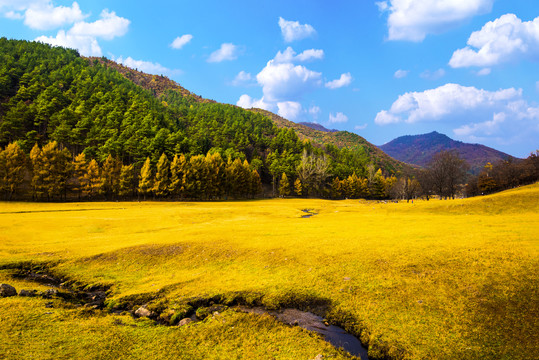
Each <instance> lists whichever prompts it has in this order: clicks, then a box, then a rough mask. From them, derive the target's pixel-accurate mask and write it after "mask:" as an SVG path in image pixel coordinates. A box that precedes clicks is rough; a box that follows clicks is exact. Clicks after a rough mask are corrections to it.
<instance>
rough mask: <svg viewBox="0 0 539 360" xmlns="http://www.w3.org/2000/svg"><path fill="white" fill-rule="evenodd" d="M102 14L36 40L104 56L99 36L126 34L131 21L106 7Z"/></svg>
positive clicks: (91, 54)
mask: <svg viewBox="0 0 539 360" xmlns="http://www.w3.org/2000/svg"><path fill="white" fill-rule="evenodd" d="M100 16H101V19H99V20H97V21H95V22H92V23H87V22H77V23H75V24H74V25H73V27H72V28H71V29H69V30H68V31H67V32H66V31H64V30H60V31H58V33H57V34H56V36H55V37H52V36H49V37H47V36H40V37H38V38H36V39H35V40H36V41H41V42H44V43H48V44H51V45H53V46H63V47H67V48H74V49H77V50H78V51H79V52H80V53H81V55H83V56H102V55H103V54H102V51H101V47H100V46H99V43H98V42H97V38H98V37H100V38H103V39H105V40H112V39H113V38H114V37H117V36H123V35H125V33H126V32H127V30H128V27H129V24H130V21H129V20H127V19H125V18H122V17H119V16H117V15H116V13H115V12H114V11H113V12H109V11H108V10H106V9H105V10H103V11H102V12H101V15H100Z"/></svg>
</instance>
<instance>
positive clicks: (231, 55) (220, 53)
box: [207, 43, 238, 63]
mask: <svg viewBox="0 0 539 360" xmlns="http://www.w3.org/2000/svg"><path fill="white" fill-rule="evenodd" d="M237 58H238V46H236V45H234V44H231V43H224V44H221V47H220V48H219V50H215V51H214V52H212V53H211V55H210V57H209V58H208V60H207V61H208V62H210V63H213V62H221V61H227V60H236V59H237Z"/></svg>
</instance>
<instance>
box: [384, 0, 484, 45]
mask: <svg viewBox="0 0 539 360" xmlns="http://www.w3.org/2000/svg"><path fill="white" fill-rule="evenodd" d="M493 2H494V0H443V1H441V0H388V1H380V2H377V3H376V5H377V6H378V9H379V10H380V11H381V12H386V11H387V12H389V17H388V20H387V23H388V32H389V33H388V39H389V40H409V41H416V42H418V41H423V39H424V38H425V37H426V36H427V34H438V33H442V32H445V31H447V30H449V29H450V28H452V27H455V26H457V25H458V24H460V23H462V22H463V21H465V20H467V19H469V18H471V17H473V16H475V15H480V14H486V13H488V12H490V11H491V9H492V4H493Z"/></svg>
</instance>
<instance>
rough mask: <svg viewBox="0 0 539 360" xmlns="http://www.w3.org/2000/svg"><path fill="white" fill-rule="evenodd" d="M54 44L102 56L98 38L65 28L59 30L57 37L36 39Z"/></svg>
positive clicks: (81, 52)
mask: <svg viewBox="0 0 539 360" xmlns="http://www.w3.org/2000/svg"><path fill="white" fill-rule="evenodd" d="M35 41H40V42H43V43H47V44H51V45H52V46H62V47H66V48H72V49H77V50H78V51H79V53H80V54H81V55H83V56H102V55H103V53H102V51H101V47H100V46H99V43H98V42H97V40H96V38H94V37H91V36H78V35H72V34H71V33H69V32H67V33H66V32H65V31H64V30H60V31H58V33H57V34H56V36H55V37H52V36H50V37H48V36H40V37H38V38H36V39H35Z"/></svg>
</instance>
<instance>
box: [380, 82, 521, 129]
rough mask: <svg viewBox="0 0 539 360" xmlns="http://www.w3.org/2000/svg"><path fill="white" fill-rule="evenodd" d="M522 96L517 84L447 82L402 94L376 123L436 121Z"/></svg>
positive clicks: (504, 104)
mask: <svg viewBox="0 0 539 360" xmlns="http://www.w3.org/2000/svg"><path fill="white" fill-rule="evenodd" d="M521 96H522V90H516V89H514V88H509V89H501V90H498V91H487V90H482V89H477V88H475V87H472V86H470V87H466V86H462V85H458V84H445V85H443V86H440V87H438V88H436V89H430V90H426V91H423V92H408V93H405V94H404V95H400V96H399V97H398V99H397V100H396V101H395V102H394V103H393V104H392V105H391V108H390V109H389V111H385V110H383V111H380V112H379V113H378V115H377V116H376V119H375V123H377V124H379V125H383V124H389V123H399V122H406V123H416V122H421V121H436V120H440V119H443V118H444V117H446V116H449V115H452V114H457V113H463V114H466V113H470V112H471V111H474V110H483V111H487V112H488V111H491V112H492V110H497V109H503V108H504V107H507V105H508V104H509V103H510V101H513V100H515V99H518V98H520V97H521Z"/></svg>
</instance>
